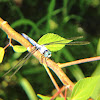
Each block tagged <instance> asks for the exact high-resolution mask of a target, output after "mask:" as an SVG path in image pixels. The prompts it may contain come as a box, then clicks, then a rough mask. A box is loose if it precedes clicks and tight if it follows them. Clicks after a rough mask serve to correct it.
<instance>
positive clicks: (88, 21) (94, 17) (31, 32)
mask: <svg viewBox="0 0 100 100" xmlns="http://www.w3.org/2000/svg"><path fill="white" fill-rule="evenodd" d="M0 15H1V16H0V17H1V18H3V19H4V20H6V21H7V22H8V23H9V24H10V25H11V27H12V28H13V29H14V30H16V31H17V32H18V33H25V34H27V35H28V36H30V37H31V38H33V39H34V40H35V41H38V40H39V38H40V37H41V36H42V35H44V34H46V33H57V34H58V35H60V36H62V37H65V38H71V37H77V36H84V38H83V39H81V40H82V41H89V42H90V44H88V45H83V46H81V45H79V46H73V45H72V46H66V47H64V48H63V49H61V50H60V51H58V52H52V57H51V59H52V60H53V61H55V62H56V63H58V62H60V63H65V62H70V61H74V60H77V59H83V58H89V57H95V56H100V38H99V37H100V33H99V32H100V29H99V27H100V23H99V21H100V1H99V0H72V1H70V0H50V1H47V0H44V1H40V0H34V1H33V0H19V2H18V1H17V0H0ZM0 34H1V36H0V47H5V46H6V45H7V44H8V42H9V39H8V38H7V34H5V33H4V31H2V30H0ZM12 43H13V44H17V45H19V43H18V42H16V41H12ZM26 54H27V52H25V53H15V52H13V50H12V48H11V47H8V48H7V49H6V51H5V56H4V60H3V62H2V63H1V64H0V100H17V99H18V100H37V94H39V96H40V97H42V96H41V95H40V94H42V95H49V96H52V95H53V94H54V93H55V92H54V91H55V87H54V86H53V84H52V82H51V80H50V78H49V76H48V74H47V73H46V71H45V68H44V67H43V66H42V64H40V62H39V61H38V60H37V59H36V58H35V57H34V56H32V57H31V58H30V59H28V60H27V61H26V63H25V64H24V65H23V67H22V68H21V69H20V70H19V71H18V72H17V73H16V74H15V75H14V76H13V77H12V78H11V79H9V78H8V76H10V75H11V74H12V73H13V72H10V73H9V74H8V75H6V76H5V77H4V78H2V75H4V73H5V72H7V71H8V70H9V69H10V68H11V67H13V66H14V65H16V64H17V63H18V62H19V61H20V60H21V59H22V58H23V57H24V56H25V55H26ZM15 70H16V69H15ZM63 71H64V72H65V73H66V75H67V76H68V77H69V78H70V79H71V80H72V81H73V82H74V83H76V82H77V81H79V80H80V81H79V82H77V84H76V87H75V88H74V90H73V92H72V95H71V97H74V96H76V95H75V92H74V91H76V89H77V88H79V89H80V90H79V92H80V91H82V90H85V92H81V93H82V94H88V93H87V92H86V91H89V90H90V91H92V92H91V95H90V94H88V96H89V97H92V98H94V99H97V98H100V97H99V94H100V91H99V89H100V86H99V84H98V80H99V79H100V76H99V75H100V72H99V71H100V61H94V62H89V63H84V64H80V65H73V66H69V67H65V68H63ZM52 74H53V76H54V78H55V80H56V81H57V83H58V84H59V86H60V87H62V86H63V85H62V83H61V82H60V80H59V79H58V77H57V76H56V75H55V73H53V71H52ZM88 76H95V77H90V78H86V79H85V80H84V79H83V78H85V77H88ZM81 79H82V80H81ZM83 81H84V82H85V83H86V86H87V87H85V86H84V84H83ZM89 82H90V83H89ZM79 84H82V85H81V86H84V89H83V88H82V87H79ZM89 86H92V88H91V87H89ZM93 87H94V88H93ZM79 92H77V93H79ZM77 93H76V94H77ZM89 93H90V92H89ZM82 94H80V95H81V96H82ZM68 95H69V94H68ZM80 95H78V96H80ZM47 98H48V100H49V99H50V98H49V97H47ZM47 98H45V97H44V99H45V100H47ZM60 99H61V98H60ZM86 99H87V98H86ZM68 100H70V98H69V99H68ZM74 100H77V98H74ZM79 100H82V99H79ZM83 100H85V99H83ZM98 100H99V99H98Z"/></svg>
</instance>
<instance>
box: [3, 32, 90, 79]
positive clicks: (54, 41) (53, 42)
mask: <svg viewBox="0 0 100 100" xmlns="http://www.w3.org/2000/svg"><path fill="white" fill-rule="evenodd" d="M21 35H22V36H23V37H24V38H25V39H27V40H28V41H29V42H30V43H31V44H32V45H33V46H35V47H36V49H34V50H32V51H31V52H29V53H28V54H27V55H26V56H25V57H24V58H23V59H22V60H20V61H19V62H18V63H17V64H16V65H15V66H13V67H12V68H11V69H10V70H9V71H8V72H6V73H5V74H4V75H3V76H5V75H7V74H8V73H9V72H10V71H11V70H13V69H14V68H15V67H17V66H18V65H20V63H21V62H22V61H23V60H25V61H24V62H23V63H22V64H21V65H20V66H19V67H18V68H17V70H15V72H14V73H13V74H12V75H11V76H10V78H11V77H12V76H13V75H14V74H16V73H17V71H18V70H19V69H20V68H21V67H22V66H23V64H24V63H25V62H26V60H28V59H29V58H30V57H31V56H32V54H33V53H35V52H36V51H37V50H39V52H40V53H41V54H42V55H44V57H47V58H50V57H51V51H53V52H56V51H58V50H60V49H62V48H63V47H64V46H65V45H86V44H89V42H88V41H75V42H74V40H77V39H80V38H83V36H79V37H72V38H69V39H65V38H63V37H61V36H59V35H57V34H54V33H47V34H45V35H43V36H42V37H41V38H40V39H39V41H38V43H37V42H35V41H34V40H33V39H32V38H30V37H29V36H28V35H26V34H25V33H21Z"/></svg>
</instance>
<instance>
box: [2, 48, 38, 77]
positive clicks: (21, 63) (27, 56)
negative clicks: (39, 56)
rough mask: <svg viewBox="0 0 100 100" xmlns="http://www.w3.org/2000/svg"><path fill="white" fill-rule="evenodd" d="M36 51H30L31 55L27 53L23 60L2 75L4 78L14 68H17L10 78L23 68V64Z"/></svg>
mask: <svg viewBox="0 0 100 100" xmlns="http://www.w3.org/2000/svg"><path fill="white" fill-rule="evenodd" d="M36 51H37V49H34V50H32V52H31V53H28V54H27V55H26V56H25V57H24V58H23V59H21V60H20V61H19V62H18V63H17V64H16V65H15V66H13V67H12V68H11V69H10V70H8V71H7V72H6V73H5V74H4V75H3V77H4V76H6V75H7V74H8V73H9V72H10V71H12V70H13V69H14V68H16V67H17V66H19V67H18V68H17V69H16V70H15V72H14V73H13V74H12V75H11V76H10V78H12V76H13V75H15V74H16V73H17V72H18V70H19V69H20V68H21V67H22V66H23V64H24V63H25V62H26V61H27V60H28V59H29V58H30V57H31V56H32V54H33V53H35V52H36Z"/></svg>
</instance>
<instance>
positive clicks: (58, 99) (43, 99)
mask: <svg viewBox="0 0 100 100" xmlns="http://www.w3.org/2000/svg"><path fill="white" fill-rule="evenodd" d="M37 95H38V97H40V98H41V99H42V100H50V99H51V98H52V97H48V96H43V95H41V94H37ZM55 100H64V98H61V97H57V98H56V99H55Z"/></svg>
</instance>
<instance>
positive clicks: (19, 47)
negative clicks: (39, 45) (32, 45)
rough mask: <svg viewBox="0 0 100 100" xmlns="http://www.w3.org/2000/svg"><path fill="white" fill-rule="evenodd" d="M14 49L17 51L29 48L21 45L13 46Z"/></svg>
mask: <svg viewBox="0 0 100 100" xmlns="http://www.w3.org/2000/svg"><path fill="white" fill-rule="evenodd" d="M13 50H14V51H15V52H25V51H27V49H26V48H25V47H24V46H20V45H15V46H13Z"/></svg>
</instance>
